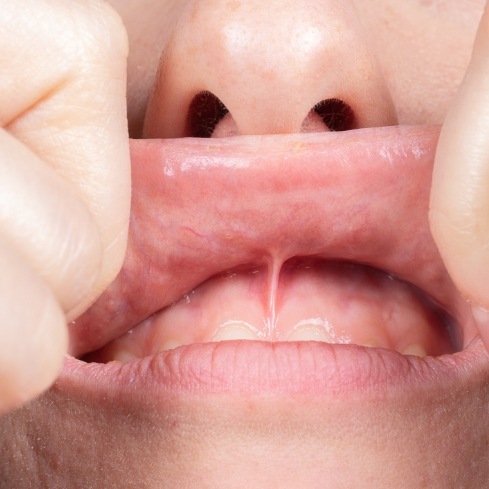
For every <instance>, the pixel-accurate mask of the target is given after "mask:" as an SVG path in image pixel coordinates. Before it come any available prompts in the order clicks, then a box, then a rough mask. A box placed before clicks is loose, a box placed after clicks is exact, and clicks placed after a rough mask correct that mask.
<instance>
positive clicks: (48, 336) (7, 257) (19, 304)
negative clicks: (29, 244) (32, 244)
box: [0, 240, 68, 414]
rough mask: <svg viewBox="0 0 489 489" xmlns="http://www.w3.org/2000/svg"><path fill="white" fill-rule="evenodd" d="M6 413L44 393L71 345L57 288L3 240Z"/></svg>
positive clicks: (1, 346) (1, 378)
mask: <svg viewBox="0 0 489 489" xmlns="http://www.w3.org/2000/svg"><path fill="white" fill-rule="evenodd" d="M0 269H1V270H2V274H1V276H0V312H1V315H0V414H4V413H6V412H7V411H10V410H12V409H14V408H16V407H18V406H20V405H22V404H24V403H25V402H27V401H30V400H32V399H34V398H35V397H37V396H38V395H40V394H41V393H42V392H43V391H45V390H46V389H47V388H49V386H50V385H51V384H52V383H53V382H54V380H55V379H56V377H57V376H58V374H59V371H60V369H61V365H62V362H63V358H64V355H65V353H66V351H67V347H68V330H67V327H66V320H65V316H64V313H63V311H62V309H61V307H60V305H59V304H58V302H57V301H56V299H55V297H54V295H53V293H52V291H51V290H50V289H49V288H48V287H47V285H46V284H45V283H44V282H43V281H42V280H41V279H40V278H39V276H38V275H36V274H35V272H34V271H33V270H32V269H31V268H30V267H29V266H28V265H27V263H26V262H25V261H24V259H23V257H22V256H21V255H20V254H19V253H18V252H17V250H16V249H15V248H13V247H12V246H11V245H10V244H9V243H7V242H6V241H5V240H3V241H1V240H0Z"/></svg>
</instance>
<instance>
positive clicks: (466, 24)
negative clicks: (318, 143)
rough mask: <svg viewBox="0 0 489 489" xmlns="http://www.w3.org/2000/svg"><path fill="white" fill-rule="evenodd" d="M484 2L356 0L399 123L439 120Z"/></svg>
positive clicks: (458, 77)
mask: <svg viewBox="0 0 489 489" xmlns="http://www.w3.org/2000/svg"><path fill="white" fill-rule="evenodd" d="M484 3H485V1H483V0H465V1H464V2H458V1H457V2H456V1H453V0H449V1H446V0H443V1H441V0H436V1H435V0H433V1H427V0H402V1H401V0H399V1H392V0H369V1H368V2H363V1H360V0H357V1H356V4H357V9H358V11H359V14H360V15H359V16H360V18H361V19H362V20H363V22H364V26H365V29H366V31H367V32H368V35H369V39H370V42H371V46H372V49H374V50H375V54H376V56H377V59H378V60H379V63H380V65H381V67H382V70H383V72H384V76H385V78H386V83H387V85H388V87H389V89H390V91H391V94H392V98H393V100H394V104H395V106H396V109H397V112H398V116H399V122H400V123H401V124H420V123H442V122H443V120H444V117H445V114H446V113H447V110H448V107H449V105H450V102H451V100H452V98H453V96H454V95H455V93H456V92H457V89H458V86H459V85H460V82H461V81H462V79H463V76H464V74H465V70H466V68H467V65H468V62H469V60H470V55H471V52H472V44H473V40H474V38H475V33H476V30H477V26H478V23H479V19H480V16H481V15H482V11H483V8H484Z"/></svg>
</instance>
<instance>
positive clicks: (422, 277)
mask: <svg viewBox="0 0 489 489" xmlns="http://www.w3.org/2000/svg"><path fill="white" fill-rule="evenodd" d="M438 135H439V128H438V127H431V126H430V127H427V126H424V127H421V126H418V127H389V128H377V129H362V130H355V131H348V132H345V133H326V134H321V135H318V134H311V135H304V134H302V135H282V136H269V137H261V138H254V137H238V138H229V139H224V140H209V139H207V140H197V139H181V140H134V141H131V153H132V166H133V167H132V179H133V198H132V199H133V200H132V218H131V225H130V232H129V242H128V252H127V256H126V261H125V263H124V266H123V269H122V270H121V273H120V274H119V276H118V278H117V279H116V281H115V282H114V283H113V284H112V285H111V286H110V287H109V289H108V290H107V291H106V292H105V293H104V294H103V295H102V297H101V298H100V299H99V300H98V301H97V302H96V303H95V304H94V305H93V306H92V307H91V308H90V309H89V310H88V311H87V312H86V313H85V314H84V315H83V316H82V317H80V318H79V319H78V320H77V321H76V322H74V324H72V325H71V331H70V333H71V338H72V344H71V353H72V354H74V355H82V354H84V353H87V352H89V351H93V350H95V349H97V348H100V347H102V346H103V345H105V344H106V343H108V342H109V341H110V340H112V339H115V338H116V337H118V336H120V335H121V334H123V333H125V332H126V331H128V330H129V329H130V328H131V327H133V326H135V325H136V324H137V323H139V322H140V321H142V320H143V319H145V318H146V317H148V316H149V315H151V314H153V313H154V312H156V311H158V310H160V309H162V308H164V307H166V306H168V305H170V304H172V303H173V302H175V301H177V300H178V299H179V298H180V297H181V296H182V295H183V294H184V293H186V292H188V291H190V290H192V289H193V288H195V287H196V286H197V285H199V284H200V283H202V282H203V281H205V280H206V279H208V278H210V277H212V276H213V275H215V274H216V273H219V272H222V271H224V270H227V269H231V268H234V267H237V266H240V265H246V264H260V263H264V262H266V261H267V260H268V259H269V257H270V256H271V255H274V256H278V257H279V258H280V259H282V260H284V261H285V260H287V259H289V258H292V257H298V256H299V257H301V256H319V257H324V258H326V259H335V260H350V261H355V262H359V263H363V264H368V265H371V266H374V267H377V268H380V269H383V270H386V271H388V272H389V273H392V274H393V275H395V276H396V277H399V278H400V279H402V280H405V281H407V282H410V283H412V284H414V285H416V286H417V287H419V288H420V289H422V290H424V291H425V292H426V293H427V294H428V295H429V296H430V297H431V298H432V299H433V300H434V301H435V302H436V303H438V304H439V305H440V306H441V307H442V308H444V309H446V310H447V311H448V312H449V313H450V314H452V315H454V316H455V317H456V318H457V319H458V320H459V321H460V322H463V318H462V316H463V315H464V311H466V310H467V308H466V307H465V308H464V302H463V300H462V299H461V297H460V295H459V294H458V293H457V291H456V289H455V287H454V286H453V284H452V282H451V280H450V277H449V275H448V273H447V272H446V270H445V267H444V266H443V263H442V261H441V258H440V256H439V254H438V252H437V249H436V246H435V244H434V242H433V241H432V238H431V235H430V231H429V223H428V203H429V190H430V181H431V173H432V165H433V159H434V151H435V148H436V142H437V140H438ZM466 341H467V338H466Z"/></svg>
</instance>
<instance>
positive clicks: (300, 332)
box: [287, 324, 334, 343]
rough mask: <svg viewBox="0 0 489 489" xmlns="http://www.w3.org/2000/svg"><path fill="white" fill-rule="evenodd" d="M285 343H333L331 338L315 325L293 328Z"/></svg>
mask: <svg viewBox="0 0 489 489" xmlns="http://www.w3.org/2000/svg"><path fill="white" fill-rule="evenodd" d="M287 341H322V342H325V343H334V341H333V338H332V336H331V335H330V334H328V333H327V332H326V331H325V330H324V328H321V327H320V326H317V325H315V324H310V325H304V326H301V327H299V328H294V329H293V330H292V331H291V332H290V333H289V334H288V335H287Z"/></svg>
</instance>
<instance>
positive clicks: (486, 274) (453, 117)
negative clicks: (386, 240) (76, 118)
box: [430, 3, 489, 349]
mask: <svg viewBox="0 0 489 489" xmlns="http://www.w3.org/2000/svg"><path fill="white" fill-rule="evenodd" d="M430 225H431V231H432V234H433V238H434V240H435V242H436V244H437V246H438V248H439V251H440V254H441V256H442V258H443V260H444V262H445V265H446V267H447V270H448V272H449V273H450V275H451V277H452V279H453V281H454V282H455V285H456V286H457V287H458V289H459V290H460V292H461V293H462V294H463V295H464V296H465V297H466V298H467V300H468V301H469V302H471V303H472V305H473V306H474V308H482V309H486V310H489V3H488V4H486V8H485V12H484V14H483V16H482V20H481V22H480V25H479V29H478V32H477V36H476V39H475V43H474V49H473V53H472V59H471V61H470V64H469V67H468V70H467V73H466V75H465V79H464V81H463V83H462V85H461V87H460V90H459V93H458V95H457V97H456V99H455V101H454V104H453V106H452V108H451V110H450V111H449V113H448V115H447V118H446V121H445V123H444V125H443V128H442V131H441V136H440V141H439V144H438V149H437V154H436V159H435V168H434V173H433V183H432V190H431V202H430ZM475 316H479V317H480V316H481V315H480V314H476V315H475ZM482 316H484V315H483V314H482ZM475 319H476V321H477V317H476V318H475ZM477 322H478V323H479V330H480V333H481V336H482V339H483V340H484V342H485V344H486V347H487V348H488V349H489V323H488V322H487V321H477Z"/></svg>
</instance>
